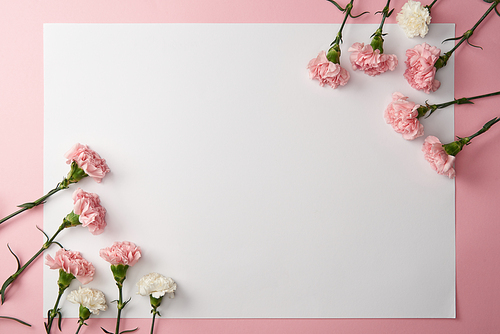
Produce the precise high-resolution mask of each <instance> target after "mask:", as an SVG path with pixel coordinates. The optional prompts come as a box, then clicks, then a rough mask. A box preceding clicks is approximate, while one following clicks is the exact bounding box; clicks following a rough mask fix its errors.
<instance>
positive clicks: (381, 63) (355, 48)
mask: <svg viewBox="0 0 500 334" xmlns="http://www.w3.org/2000/svg"><path fill="white" fill-rule="evenodd" d="M348 51H349V52H351V54H350V56H349V59H350V60H351V64H352V68H353V70H355V71H356V70H361V71H363V72H365V73H366V74H368V75H369V76H372V77H374V76H376V75H379V74H382V73H384V72H387V71H389V70H390V71H394V69H395V68H396V66H398V57H396V55H389V54H385V53H382V54H380V50H378V49H377V50H375V51H373V48H372V46H371V45H370V44H367V45H364V43H354V44H353V45H352V46H351V47H350V48H349V49H348Z"/></svg>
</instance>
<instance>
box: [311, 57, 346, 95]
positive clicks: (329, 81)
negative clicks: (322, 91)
mask: <svg viewBox="0 0 500 334" xmlns="http://www.w3.org/2000/svg"><path fill="white" fill-rule="evenodd" d="M307 68H308V69H309V77H310V78H311V79H313V80H318V81H319V85H320V86H324V85H325V84H326V85H329V86H330V87H332V88H333V89H335V88H337V87H338V86H344V85H345V84H347V81H349V78H350V75H349V72H347V71H346V69H345V68H342V67H341V66H340V64H335V63H332V62H331V61H329V60H328V59H327V58H326V52H325V51H321V52H320V53H319V54H318V56H317V57H316V58H313V59H311V61H309V64H308V65H307Z"/></svg>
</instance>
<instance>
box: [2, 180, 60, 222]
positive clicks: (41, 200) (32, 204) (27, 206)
mask: <svg viewBox="0 0 500 334" xmlns="http://www.w3.org/2000/svg"><path fill="white" fill-rule="evenodd" d="M64 180H66V179H64ZM64 180H63V182H61V183H58V184H57V186H56V187H55V188H54V189H52V190H51V191H49V192H48V193H47V194H45V195H44V196H42V197H40V198H39V199H37V200H36V201H34V202H29V203H24V204H21V205H20V207H22V208H21V209H19V210H17V211H16V212H14V213H11V214H10V215H8V216H7V217H4V218H2V219H0V224H2V223H3V222H5V221H7V220H9V219H10V218H12V217H15V216H17V215H18V214H20V213H21V212H24V211H26V210H29V209H32V208H34V207H35V206H38V205H40V204H43V203H44V202H45V200H46V199H47V198H49V197H50V196H52V195H54V194H55V193H57V192H58V191H59V190H62V189H66V188H68V187H67V186H66V188H64V186H63V184H64Z"/></svg>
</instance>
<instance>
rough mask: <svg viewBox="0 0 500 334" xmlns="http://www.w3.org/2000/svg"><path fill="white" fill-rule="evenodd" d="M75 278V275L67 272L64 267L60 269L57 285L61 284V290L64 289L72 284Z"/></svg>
mask: <svg viewBox="0 0 500 334" xmlns="http://www.w3.org/2000/svg"><path fill="white" fill-rule="evenodd" d="M74 279H75V276H74V275H73V274H71V273H67V272H65V271H64V270H63V269H59V279H58V280H57V285H58V286H59V291H64V290H66V289H67V288H68V286H69V285H70V284H71V281H72V280H74Z"/></svg>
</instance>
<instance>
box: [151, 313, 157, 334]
mask: <svg viewBox="0 0 500 334" xmlns="http://www.w3.org/2000/svg"><path fill="white" fill-rule="evenodd" d="M156 313H158V312H156V307H153V320H152V321H151V334H153V332H154V329H155V318H156Z"/></svg>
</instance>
